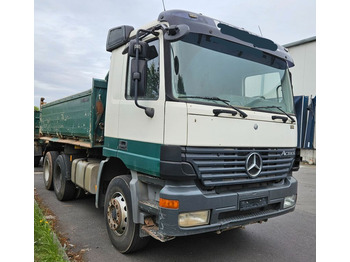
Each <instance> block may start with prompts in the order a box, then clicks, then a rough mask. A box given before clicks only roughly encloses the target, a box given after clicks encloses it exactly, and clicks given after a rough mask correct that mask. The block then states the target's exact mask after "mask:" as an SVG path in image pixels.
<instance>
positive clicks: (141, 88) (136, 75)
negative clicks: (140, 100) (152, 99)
mask: <svg viewBox="0 0 350 262" xmlns="http://www.w3.org/2000/svg"><path fill="white" fill-rule="evenodd" d="M137 62H138V71H137ZM130 77H131V90H130V95H131V96H134V97H135V96H137V97H142V96H145V91H146V86H147V61H146V60H144V59H139V60H138V61H137V60H136V58H133V59H131V75H130ZM136 79H137V80H138V87H137V93H135V90H136V89H135V80H136Z"/></svg>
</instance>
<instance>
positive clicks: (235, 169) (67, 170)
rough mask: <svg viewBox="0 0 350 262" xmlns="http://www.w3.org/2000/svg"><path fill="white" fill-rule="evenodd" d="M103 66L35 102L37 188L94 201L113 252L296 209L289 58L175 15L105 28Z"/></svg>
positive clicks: (225, 29) (252, 37) (237, 33)
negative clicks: (82, 84)
mask: <svg viewBox="0 0 350 262" xmlns="http://www.w3.org/2000/svg"><path fill="white" fill-rule="evenodd" d="M106 51H108V52H110V53H111V62H110V68H109V71H108V70H106V72H107V71H108V73H107V75H106V77H105V78H104V79H92V87H91V88H90V89H89V90H87V91H85V92H81V93H79V94H76V95H72V96H69V97H66V98H63V99H59V100H57V101H53V102H48V103H46V104H44V103H43V104H42V106H41V108H40V111H41V112H40V113H41V114H40V128H39V137H38V139H39V140H40V143H38V144H40V145H42V155H43V156H44V160H43V180H44V183H45V187H46V188H47V189H48V190H50V189H53V190H54V192H55V194H56V197H57V199H58V200H60V201H66V200H72V199H75V198H77V197H79V196H80V195H81V194H92V195H94V197H95V206H96V207H97V208H103V210H104V217H105V223H106V228H107V232H108V235H109V238H110V240H111V242H112V244H113V245H114V246H115V247H116V249H117V250H118V251H120V252H121V253H130V252H133V251H136V250H138V249H140V248H142V247H144V246H145V245H146V244H147V242H148V240H149V239H150V237H153V238H155V239H157V240H159V241H162V242H165V241H169V240H171V239H174V238H175V237H179V236H187V235H194V234H201V233H206V232H216V233H220V232H222V231H225V230H229V229H233V228H240V227H243V226H246V225H249V224H252V223H262V222H266V221H267V220H268V219H269V218H272V217H276V216H280V215H283V214H287V213H289V212H291V211H293V210H294V209H295V205H296V200H297V181H296V179H295V178H294V177H293V172H295V171H297V170H298V169H299V164H300V160H301V158H300V150H299V149H298V148H297V122H296V120H295V113H294V104H293V90H292V76H291V73H290V71H289V68H290V67H292V66H294V62H293V59H292V58H291V56H290V55H289V54H288V50H287V49H286V48H284V47H282V46H281V45H279V44H276V43H275V42H273V41H272V40H269V39H266V38H263V37H261V36H258V35H256V34H253V33H251V32H248V31H246V30H244V29H242V28H239V27H236V26H232V25H229V24H227V23H225V22H222V21H219V20H216V19H213V18H210V17H208V16H204V15H202V14H197V13H193V12H188V11H183V10H169V11H164V12H162V13H160V15H159V17H158V19H157V20H156V21H154V22H152V23H150V24H148V25H146V26H144V27H142V28H140V29H138V30H135V29H134V27H132V26H130V25H122V26H118V27H115V28H112V29H110V30H109V32H108V35H107V42H106Z"/></svg>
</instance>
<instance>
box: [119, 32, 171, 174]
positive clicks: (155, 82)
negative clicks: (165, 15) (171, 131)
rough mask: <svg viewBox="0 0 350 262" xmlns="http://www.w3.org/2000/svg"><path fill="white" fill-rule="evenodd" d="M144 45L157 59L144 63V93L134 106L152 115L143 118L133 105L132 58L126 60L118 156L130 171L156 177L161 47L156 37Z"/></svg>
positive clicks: (162, 97)
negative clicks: (145, 70)
mask: <svg viewBox="0 0 350 262" xmlns="http://www.w3.org/2000/svg"><path fill="white" fill-rule="evenodd" d="M148 44H149V46H152V45H153V46H155V48H156V49H157V52H158V56H157V57H155V58H154V59H152V60H148V61H147V86H146V88H145V92H144V94H141V95H139V96H138V103H139V104H140V105H142V106H145V107H150V108H153V109H154V116H153V117H152V118H151V117H149V116H147V115H146V114H145V110H143V109H141V108H138V107H137V106H136V105H135V100H134V99H135V97H134V94H133V93H134V92H133V90H132V88H131V77H130V66H131V59H132V58H131V57H128V64H127V70H126V71H127V72H126V80H125V88H124V94H122V97H121V99H120V108H119V110H120V111H119V117H118V121H119V124H118V129H119V130H118V131H119V132H118V137H119V145H118V157H119V158H120V159H122V160H123V162H124V163H125V164H126V165H127V167H128V168H130V169H132V170H136V171H139V172H144V173H147V174H150V175H159V158H160V146H161V144H162V143H163V139H164V137H163V136H164V130H163V129H164V104H165V90H164V88H163V87H164V73H163V64H164V61H163V55H162V50H163V47H162V45H161V41H159V39H158V38H156V39H152V40H150V41H148ZM161 87H162V88H161Z"/></svg>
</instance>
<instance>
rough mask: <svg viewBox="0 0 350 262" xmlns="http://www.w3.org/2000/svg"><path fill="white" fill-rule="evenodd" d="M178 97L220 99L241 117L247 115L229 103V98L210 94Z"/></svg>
mask: <svg viewBox="0 0 350 262" xmlns="http://www.w3.org/2000/svg"><path fill="white" fill-rule="evenodd" d="M179 98H198V99H205V100H212V101H220V102H223V103H225V104H226V105H228V106H229V107H231V108H232V109H234V110H236V111H237V112H238V113H239V115H240V116H241V117H243V118H246V117H247V116H248V115H247V114H246V113H244V112H243V111H242V110H240V109H238V108H237V107H235V106H233V105H231V104H230V103H229V102H230V101H229V100H225V99H222V98H219V97H215V96H214V97H210V96H179Z"/></svg>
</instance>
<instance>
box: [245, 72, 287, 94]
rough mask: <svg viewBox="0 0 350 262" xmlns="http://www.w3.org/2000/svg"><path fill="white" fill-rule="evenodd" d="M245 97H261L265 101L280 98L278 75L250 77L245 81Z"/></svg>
mask: <svg viewBox="0 0 350 262" xmlns="http://www.w3.org/2000/svg"><path fill="white" fill-rule="evenodd" d="M244 85H245V96H246V97H257V96H261V97H264V98H266V99H269V98H270V99H276V98H277V99H278V98H281V97H282V91H281V88H280V86H281V79H280V74H279V73H269V74H264V75H255V76H250V77H247V78H246V79H245V83H244Z"/></svg>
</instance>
